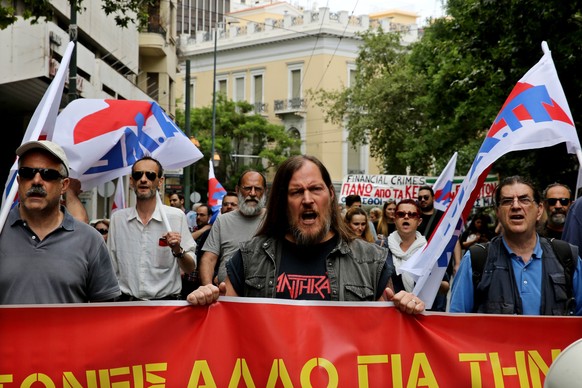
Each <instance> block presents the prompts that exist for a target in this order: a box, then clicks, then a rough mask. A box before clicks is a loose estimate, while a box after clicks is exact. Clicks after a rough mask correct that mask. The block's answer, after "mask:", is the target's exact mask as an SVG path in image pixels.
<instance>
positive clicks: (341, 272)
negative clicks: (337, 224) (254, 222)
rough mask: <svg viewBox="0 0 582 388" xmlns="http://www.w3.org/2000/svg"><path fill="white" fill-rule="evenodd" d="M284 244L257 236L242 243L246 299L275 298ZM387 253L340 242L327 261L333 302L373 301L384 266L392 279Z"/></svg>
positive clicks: (360, 242) (361, 244)
mask: <svg viewBox="0 0 582 388" xmlns="http://www.w3.org/2000/svg"><path fill="white" fill-rule="evenodd" d="M281 245H282V244H281V241H278V240H277V239H274V238H271V237H265V236H258V237H254V238H253V239H251V240H250V241H247V242H245V243H242V244H241V247H240V250H241V255H242V260H243V265H244V269H245V279H246V280H245V291H244V295H242V296H247V297H262V298H275V296H276V285H277V284H276V283H277V268H278V266H279V263H280V260H281ZM387 255H388V250H387V249H385V248H381V247H379V246H377V245H375V244H370V243H367V242H365V241H363V240H360V239H356V240H353V241H352V242H349V243H348V242H346V241H343V240H340V241H339V243H338V245H337V246H336V247H335V248H334V249H333V250H332V251H331V253H330V254H329V256H328V257H327V259H326V266H327V274H328V276H329V283H330V288H331V300H335V301H373V300H375V295H376V294H377V291H379V290H378V282H379V280H380V275H381V273H382V269H383V267H384V265H388V272H389V276H391V275H392V274H393V273H394V266H393V264H392V262H386V257H387Z"/></svg>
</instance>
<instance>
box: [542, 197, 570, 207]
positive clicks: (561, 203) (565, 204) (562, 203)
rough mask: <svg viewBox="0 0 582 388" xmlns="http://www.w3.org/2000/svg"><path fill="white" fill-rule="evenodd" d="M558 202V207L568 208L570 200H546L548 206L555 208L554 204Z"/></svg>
mask: <svg viewBox="0 0 582 388" xmlns="http://www.w3.org/2000/svg"><path fill="white" fill-rule="evenodd" d="M558 201H560V205H562V206H568V205H569V204H570V198H546V202H547V203H548V205H550V206H556V203H557V202H558Z"/></svg>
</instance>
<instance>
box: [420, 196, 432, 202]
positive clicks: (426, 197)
mask: <svg viewBox="0 0 582 388" xmlns="http://www.w3.org/2000/svg"><path fill="white" fill-rule="evenodd" d="M429 198H430V195H419V196H418V200H419V201H428V200H429Z"/></svg>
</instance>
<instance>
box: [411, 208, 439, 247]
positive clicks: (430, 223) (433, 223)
mask: <svg viewBox="0 0 582 388" xmlns="http://www.w3.org/2000/svg"><path fill="white" fill-rule="evenodd" d="M444 214H445V213H444V212H443V211H441V210H438V209H434V213H433V214H424V213H421V214H420V216H421V218H422V222H421V223H420V225H418V228H417V229H416V230H418V231H419V232H420V234H422V235H423V236H424V237H426V239H427V240H428V239H429V238H430V236H431V234H432V232H433V231H434V230H435V229H436V227H437V225H438V224H439V221H440V219H441V217H442V216H443V215H444ZM433 216H434V217H433ZM427 228H428V229H427Z"/></svg>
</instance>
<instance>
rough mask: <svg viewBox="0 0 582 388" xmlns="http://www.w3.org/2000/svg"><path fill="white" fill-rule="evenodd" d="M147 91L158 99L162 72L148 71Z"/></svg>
mask: <svg viewBox="0 0 582 388" xmlns="http://www.w3.org/2000/svg"><path fill="white" fill-rule="evenodd" d="M146 93H147V95H148V96H150V97H151V98H152V99H153V100H155V101H158V98H159V95H160V74H159V73H147V90H146Z"/></svg>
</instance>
